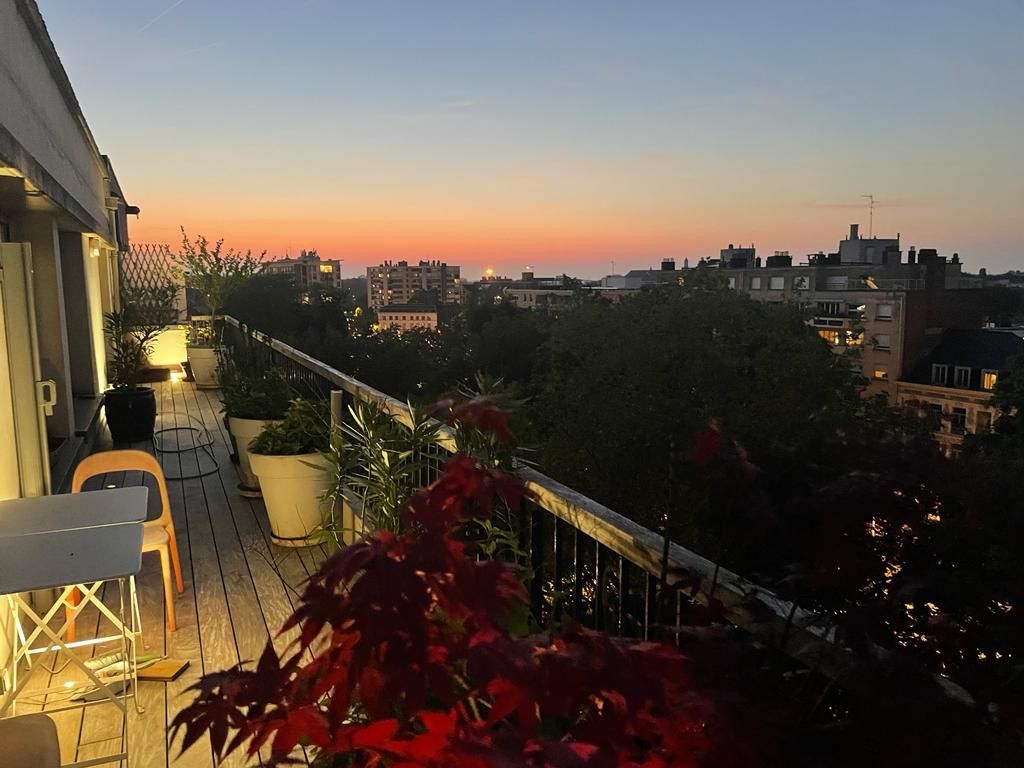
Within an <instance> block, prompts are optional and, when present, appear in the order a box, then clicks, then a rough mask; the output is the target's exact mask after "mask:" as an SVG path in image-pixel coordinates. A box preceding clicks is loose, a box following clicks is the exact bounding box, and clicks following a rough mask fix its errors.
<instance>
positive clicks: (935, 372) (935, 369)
mask: <svg viewBox="0 0 1024 768" xmlns="http://www.w3.org/2000/svg"><path fill="white" fill-rule="evenodd" d="M948 378H949V366H948V365H933V366H932V384H937V385H938V386H940V387H944V386H946V382H947V381H948Z"/></svg>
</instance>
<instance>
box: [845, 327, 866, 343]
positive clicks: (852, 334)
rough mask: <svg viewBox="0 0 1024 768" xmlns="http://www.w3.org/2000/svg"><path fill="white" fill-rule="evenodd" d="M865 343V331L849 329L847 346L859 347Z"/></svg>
mask: <svg viewBox="0 0 1024 768" xmlns="http://www.w3.org/2000/svg"><path fill="white" fill-rule="evenodd" d="M863 343H864V331H847V332H846V346H848V347H859V346H861V345H862V344H863Z"/></svg>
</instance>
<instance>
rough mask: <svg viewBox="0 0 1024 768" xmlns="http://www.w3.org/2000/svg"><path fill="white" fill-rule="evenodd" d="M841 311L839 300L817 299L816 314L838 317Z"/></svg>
mask: <svg viewBox="0 0 1024 768" xmlns="http://www.w3.org/2000/svg"><path fill="white" fill-rule="evenodd" d="M842 312H843V303H842V302H841V301H819V302H818V314H819V315H820V316H821V317H839V316H840V315H841V314H842Z"/></svg>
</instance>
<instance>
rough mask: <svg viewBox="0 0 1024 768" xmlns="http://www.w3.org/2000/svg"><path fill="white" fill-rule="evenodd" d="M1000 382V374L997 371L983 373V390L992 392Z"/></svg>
mask: <svg viewBox="0 0 1024 768" xmlns="http://www.w3.org/2000/svg"><path fill="white" fill-rule="evenodd" d="M998 382H999V374H998V373H997V372H996V371H982V372H981V388H982V389H984V390H988V391H989V392H991V391H992V390H993V389H995V388H996V384H997V383H998Z"/></svg>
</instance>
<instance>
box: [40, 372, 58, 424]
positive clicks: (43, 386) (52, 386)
mask: <svg viewBox="0 0 1024 768" xmlns="http://www.w3.org/2000/svg"><path fill="white" fill-rule="evenodd" d="M36 398H37V400H38V402H39V407H40V408H42V409H43V413H45V414H46V415H47V416H53V406H55V405H56V404H57V382H55V381H54V380H53V379H44V380H43V381H37V382H36Z"/></svg>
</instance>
